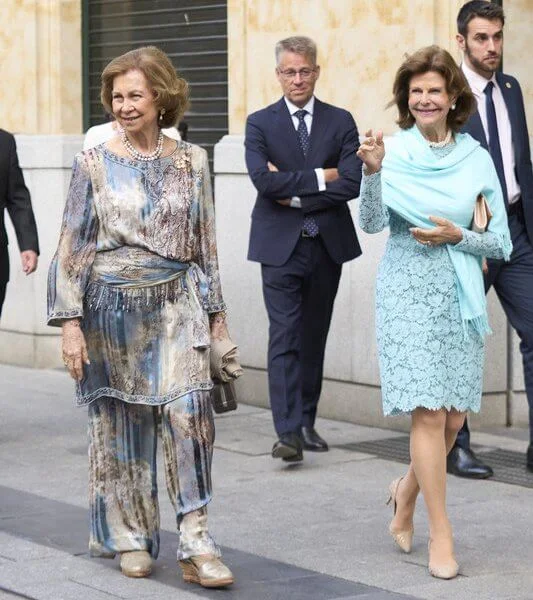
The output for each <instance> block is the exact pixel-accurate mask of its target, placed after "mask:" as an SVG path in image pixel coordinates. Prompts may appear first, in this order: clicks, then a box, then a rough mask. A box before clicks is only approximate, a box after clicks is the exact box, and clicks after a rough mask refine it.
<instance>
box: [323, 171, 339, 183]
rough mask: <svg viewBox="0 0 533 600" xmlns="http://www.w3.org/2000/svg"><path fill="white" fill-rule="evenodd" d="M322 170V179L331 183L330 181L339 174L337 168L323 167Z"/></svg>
mask: <svg viewBox="0 0 533 600" xmlns="http://www.w3.org/2000/svg"><path fill="white" fill-rule="evenodd" d="M323 171H324V180H325V182H326V183H331V182H332V181H335V180H336V179H338V178H339V177H340V176H339V171H338V170H337V169H323Z"/></svg>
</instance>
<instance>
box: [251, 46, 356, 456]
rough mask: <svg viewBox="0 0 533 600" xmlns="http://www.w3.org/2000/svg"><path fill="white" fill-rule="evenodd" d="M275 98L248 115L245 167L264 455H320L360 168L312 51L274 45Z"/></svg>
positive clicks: (351, 125) (348, 126)
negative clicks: (327, 358)
mask: <svg viewBox="0 0 533 600" xmlns="http://www.w3.org/2000/svg"><path fill="white" fill-rule="evenodd" d="M276 62H277V67H276V75H277V78H278V81H279V83H280V85H281V89H282V91H283V97H282V98H281V99H280V100H279V101H278V102H275V103H274V104H272V105H270V106H267V107H266V108H264V109H262V110H259V111H257V112H255V113H253V114H251V115H250V116H249V117H248V120H247V123H246V140H245V149H246V165H247V168H248V173H249V175H250V178H251V180H252V182H253V184H254V186H255V187H256V189H257V192H258V194H257V200H256V203H255V206H254V209H253V213H252V226H251V232H250V243H249V251H248V259H249V260H252V261H256V262H259V263H261V275H262V281H263V295H264V300H265V305H266V309H267V313H268V318H269V341H268V382H269V393H270V405H271V408H272V415H273V419H274V426H275V429H276V432H277V435H278V438H279V439H278V440H277V441H276V443H275V444H274V447H273V448H272V456H273V457H274V458H281V459H283V460H285V461H287V462H297V461H301V460H302V458H303V452H302V450H308V451H315V452H324V451H327V450H328V444H327V442H326V441H325V440H324V439H322V437H321V436H320V435H319V434H318V432H317V431H316V429H315V418H316V413H317V405H318V400H319V397H320V391H321V387H322V373H323V364H324V351H325V346H326V339H327V335H328V330H329V325H330V320H331V315H332V311H333V303H334V300H335V295H336V293H337V288H338V284H339V279H340V276H341V268H342V264H343V263H344V262H346V261H349V260H352V259H354V258H356V257H357V256H359V255H360V254H361V249H360V247H359V243H358V241H357V236H356V233H355V229H354V225H353V222H352V219H351V216H350V211H349V208H348V201H349V200H351V199H352V198H356V197H357V196H358V195H359V186H360V183H361V166H362V165H361V162H360V160H359V159H358V158H357V157H356V154H355V152H356V151H357V149H358V147H359V136H358V133H357V127H356V125H355V122H354V120H353V117H352V116H351V114H350V113H349V112H348V111H346V110H343V109H341V108H337V107H335V106H331V105H329V104H326V103H324V102H321V101H320V100H318V98H316V97H315V96H314V89H315V84H316V82H317V80H318V78H319V76H320V67H319V66H318V64H317V48H316V44H315V43H314V42H313V40H311V39H309V38H307V37H291V38H287V39H284V40H282V41H280V42H279V43H278V44H277V45H276Z"/></svg>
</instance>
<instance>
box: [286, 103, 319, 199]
mask: <svg viewBox="0 0 533 600" xmlns="http://www.w3.org/2000/svg"><path fill="white" fill-rule="evenodd" d="M284 100H285V104H286V105H287V108H288V109H289V113H290V115H291V118H292V122H293V125H294V129H296V131H298V126H299V125H300V121H299V120H298V117H295V116H294V114H295V113H296V112H298V111H299V110H306V111H307V114H306V115H305V117H304V123H305V124H306V126H307V133H308V134H309V135H311V127H312V125H313V111H314V108H315V97H314V96H311V98H310V100H309V102H308V103H307V104H306V105H305V106H303V107H302V108H299V107H298V106H296V104H293V103H292V102H291V101H290V100H288V99H287V97H286V96H284ZM315 173H316V180H317V183H318V191H319V192H323V191H324V190H325V189H326V179H325V176H324V169H315ZM291 206H292V207H293V208H301V206H302V204H301V202H300V198H299V197H298V196H293V197H292V198H291Z"/></svg>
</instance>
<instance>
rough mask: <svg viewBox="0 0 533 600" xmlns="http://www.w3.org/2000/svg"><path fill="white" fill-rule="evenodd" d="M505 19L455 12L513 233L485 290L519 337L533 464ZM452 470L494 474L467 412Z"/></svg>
mask: <svg viewBox="0 0 533 600" xmlns="http://www.w3.org/2000/svg"><path fill="white" fill-rule="evenodd" d="M504 22H505V17H504V13H503V9H502V7H501V6H499V5H498V4H496V3H495V2H485V1H484V0H473V1H472V2H467V3H466V4H464V6H463V7H462V8H461V10H460V11H459V13H458V15H457V29H458V34H457V41H458V43H459V46H460V48H461V50H462V51H463V53H464V60H463V64H462V69H463V72H464V74H465V77H466V79H467V81H468V83H469V85H470V87H471V88H472V92H473V93H474V96H475V97H476V100H477V110H476V112H475V113H474V114H473V115H472V117H471V118H470V119H469V120H468V122H467V123H466V125H465V126H464V128H463V131H465V132H467V133H469V134H470V135H471V136H472V137H473V138H475V139H476V140H478V142H480V144H481V145H482V146H483V148H485V149H487V150H488V151H489V152H490V155H491V156H492V160H493V161H494V165H495V166H496V171H497V173H498V178H499V180H500V184H501V186H502V190H503V196H504V200H505V206H506V209H507V217H508V221H509V229H510V231H511V237H512V240H513V253H512V254H511V260H510V261H509V262H507V263H506V262H504V261H502V260H494V259H489V260H488V261H487V265H488V271H487V273H486V274H485V291H488V290H489V289H490V288H491V287H494V290H495V291H496V294H497V295H498V299H499V300H500V302H501V305H502V308H503V310H504V312H505V314H506V316H507V318H508V319H509V322H510V323H511V325H512V327H513V328H514V329H515V331H516V332H517V334H518V336H519V338H520V352H521V354H522V362H523V367H524V381H525V384H526V396H527V402H528V405H529V447H528V449H527V454H526V466H527V469H528V470H529V471H531V472H533V169H532V167H531V152H530V148H529V133H528V130H527V120H526V112H525V107H524V98H523V95H522V90H521V89H520V84H519V83H518V81H517V80H516V79H515V78H514V77H512V76H511V75H507V74H505V73H501V72H500V71H499V68H500V66H501V63H502V54H503V26H504ZM448 472H450V473H453V474H454V475H459V476H460V477H469V478H475V479H482V478H485V477H490V476H491V475H492V468H491V467H490V466H489V465H486V464H485V463H483V462H482V461H481V460H480V459H479V458H478V457H477V456H476V455H475V454H474V453H473V452H472V449H471V447H470V431H469V429H468V423H467V421H466V420H465V424H464V426H463V428H462V429H461V431H460V432H459V434H458V435H457V440H456V442H455V446H454V447H453V449H452V451H451V452H450V454H449V455H448Z"/></svg>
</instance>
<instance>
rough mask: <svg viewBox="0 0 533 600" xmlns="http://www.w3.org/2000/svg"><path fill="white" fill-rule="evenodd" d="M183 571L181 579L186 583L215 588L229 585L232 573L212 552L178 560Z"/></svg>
mask: <svg viewBox="0 0 533 600" xmlns="http://www.w3.org/2000/svg"><path fill="white" fill-rule="evenodd" d="M178 562H179V565H180V567H181V570H182V571H183V580H184V581H186V582H187V583H199V584H200V585H201V586H203V587H206V588H217V587H225V586H227V585H231V584H232V583H233V581H234V577H233V573H232V572H231V571H230V570H229V569H228V567H226V565H225V564H224V563H223V562H222V561H221V560H220V558H217V557H216V556H213V555H212V554H200V555H198V556H191V558H188V559H187V560H180V561H178Z"/></svg>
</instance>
